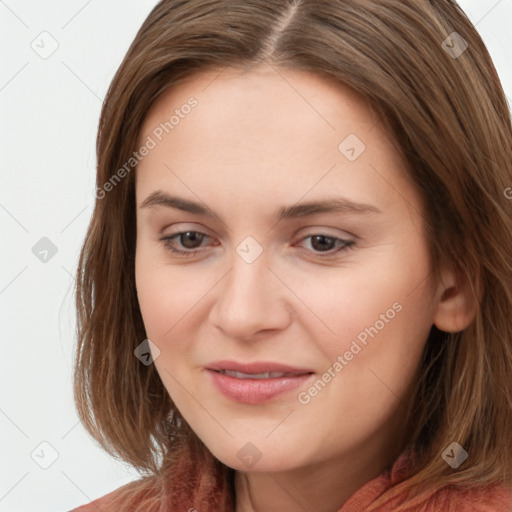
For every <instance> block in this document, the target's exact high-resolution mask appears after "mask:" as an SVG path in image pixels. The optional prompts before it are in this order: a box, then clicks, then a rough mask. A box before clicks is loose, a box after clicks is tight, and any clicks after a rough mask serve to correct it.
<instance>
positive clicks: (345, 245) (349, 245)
mask: <svg viewBox="0 0 512 512" xmlns="http://www.w3.org/2000/svg"><path fill="white" fill-rule="evenodd" d="M186 233H195V234H199V235H204V236H205V237H207V238H209V237H208V235H207V234H206V233H202V232H201V231H193V230H188V231H180V232H179V233H175V234H174V235H171V236H167V237H164V238H161V241H162V242H163V243H164V246H165V248H166V249H168V250H169V251H171V252H172V253H173V254H176V255H177V256H179V257H185V258H187V257H192V256H195V255H196V254H197V253H198V252H199V249H190V250H186V251H184V250H181V249H176V247H173V246H172V244H171V241H172V240H173V239H174V238H178V237H180V236H181V235H185V234H186ZM315 236H322V237H324V238H327V239H329V240H334V241H335V242H336V241H339V242H341V244H342V245H341V247H339V248H338V249H337V250H334V249H330V250H329V251H323V252H322V251H316V252H315V251H313V253H314V254H315V255H318V256H320V257H321V258H322V257H332V256H334V255H335V254H338V253H341V252H346V251H349V250H351V249H353V246H354V244H355V242H354V241H352V240H344V239H343V238H338V237H335V236H331V235H324V234H322V233H314V234H311V235H307V236H304V237H302V238H300V239H299V240H298V241H299V242H302V241H304V240H307V239H308V238H313V237H315Z"/></svg>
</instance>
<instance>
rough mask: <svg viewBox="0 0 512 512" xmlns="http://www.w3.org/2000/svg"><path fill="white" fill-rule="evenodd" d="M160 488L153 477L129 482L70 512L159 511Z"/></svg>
mask: <svg viewBox="0 0 512 512" xmlns="http://www.w3.org/2000/svg"><path fill="white" fill-rule="evenodd" d="M161 498H162V488H161V485H160V484H159V482H158V481H157V480H156V479H155V478H150V477H146V478H142V479H139V480H135V481H133V482H130V483H128V484H126V485H123V486H122V487H119V488H118V489H115V490H114V491H112V492H110V493H108V494H105V495H104V496H102V497H100V498H97V499H95V500H93V501H91V502H89V503H87V504H84V505H80V506H78V507H77V508H74V509H72V510H71V511H70V512H119V510H123V512H160V508H161Z"/></svg>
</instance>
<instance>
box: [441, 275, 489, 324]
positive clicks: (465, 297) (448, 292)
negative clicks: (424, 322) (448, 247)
mask: <svg viewBox="0 0 512 512" xmlns="http://www.w3.org/2000/svg"><path fill="white" fill-rule="evenodd" d="M474 288H476V292H473V290H472V286H471V283H470V282H469V281H468V279H467V277H466V276H465V275H464V274H463V273H462V272H461V271H459V270H455V269H453V268H450V269H448V268H445V269H444V270H443V271H442V272H441V282H440V283H439V286H438V288H437V293H436V299H437V306H436V308H435V310H434V318H433V323H434V325H435V326H436V327H437V328H438V329H439V330H441V331H444V332H451V333H454V332H460V331H463V330H464V329H466V327H468V325H469V324H471V322H472V321H473V320H474V318H475V315H476V312H477V309H478V307H479V302H478V301H479V299H480V298H481V286H474ZM474 293H476V294H477V297H475V295H474Z"/></svg>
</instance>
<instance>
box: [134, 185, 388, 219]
mask: <svg viewBox="0 0 512 512" xmlns="http://www.w3.org/2000/svg"><path fill="white" fill-rule="evenodd" d="M150 206H164V207H167V208H176V209H178V210H182V211H184V212H188V213H192V214H195V215H203V216H204V217H208V218H212V217H217V215H215V213H214V212H213V211H212V210H210V209H209V208H207V207H205V206H203V205H201V204H199V203H196V202H194V201H189V200H187V199H183V198H181V197H176V196H171V195H169V194H166V193H165V192H163V191H161V190H157V191H155V192H153V193H151V194H150V195H149V196H148V197H147V198H146V199H145V200H144V201H143V202H142V203H141V205H140V208H148V207H150ZM317 213H345V214H350V213H357V214H368V213H382V211H381V210H379V208H377V207H376V206H373V205H371V204H365V203H356V202H354V201H351V200H349V199H347V198H343V197H334V198H327V199H324V200H321V201H310V202H307V203H299V204H294V205H291V206H284V207H282V208H281V210H280V211H279V213H278V218H279V220H284V219H292V218H298V217H306V216H309V215H314V214H317Z"/></svg>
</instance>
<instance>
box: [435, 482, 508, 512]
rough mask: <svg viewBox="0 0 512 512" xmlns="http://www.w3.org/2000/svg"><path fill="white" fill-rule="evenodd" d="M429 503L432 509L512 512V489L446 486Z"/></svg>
mask: <svg viewBox="0 0 512 512" xmlns="http://www.w3.org/2000/svg"><path fill="white" fill-rule="evenodd" d="M429 504H430V505H431V508H432V510H450V511H451V510H454V511H455V510H456V511H460V512H512V490H509V489H506V488H505V487H501V486H498V485H493V486H487V487H473V488H469V489H461V488H454V487H446V488H444V489H442V490H440V491H438V492H437V493H435V494H434V495H433V496H432V498H431V500H430V503H429ZM436 507H441V508H439V509H438V508H436ZM428 510H430V509H428Z"/></svg>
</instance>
